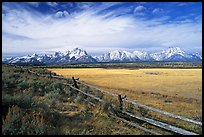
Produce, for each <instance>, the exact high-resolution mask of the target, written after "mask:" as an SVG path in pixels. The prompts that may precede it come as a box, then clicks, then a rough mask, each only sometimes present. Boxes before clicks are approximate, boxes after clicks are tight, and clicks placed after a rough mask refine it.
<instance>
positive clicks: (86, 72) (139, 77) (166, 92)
mask: <svg viewBox="0 0 204 137" xmlns="http://www.w3.org/2000/svg"><path fill="white" fill-rule="evenodd" d="M49 70H50V71H52V72H55V73H57V74H60V75H63V76H65V77H79V78H80V80H81V81H84V82H86V83H89V84H92V85H95V86H97V87H99V88H101V89H104V90H107V91H110V92H113V93H117V94H122V95H126V96H127V98H128V99H130V100H133V101H136V102H138V103H141V104H145V105H148V106H152V107H155V108H157V109H161V110H164V111H167V112H171V113H174V114H178V115H182V116H185V117H188V118H193V119H197V120H201V119H202V69H161V68H159V69H156V68H154V69H103V68H66V69H65V68H64V69H61V68H59V69H58V68H50V69H49Z"/></svg>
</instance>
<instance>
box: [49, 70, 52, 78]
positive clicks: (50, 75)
mask: <svg viewBox="0 0 204 137" xmlns="http://www.w3.org/2000/svg"><path fill="white" fill-rule="evenodd" d="M49 77H50V79H51V78H52V73H51V71H50V74H49Z"/></svg>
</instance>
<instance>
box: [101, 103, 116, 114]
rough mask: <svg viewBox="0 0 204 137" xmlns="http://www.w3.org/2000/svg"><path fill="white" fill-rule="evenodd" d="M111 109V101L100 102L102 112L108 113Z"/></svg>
mask: <svg viewBox="0 0 204 137" xmlns="http://www.w3.org/2000/svg"><path fill="white" fill-rule="evenodd" d="M111 109H113V106H112V101H110V100H105V101H103V102H102V104H101V110H102V111H104V112H108V111H110V110H111Z"/></svg>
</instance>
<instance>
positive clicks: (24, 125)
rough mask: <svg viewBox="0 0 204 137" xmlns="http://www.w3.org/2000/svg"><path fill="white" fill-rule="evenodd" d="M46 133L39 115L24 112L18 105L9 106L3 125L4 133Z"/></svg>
mask: <svg viewBox="0 0 204 137" xmlns="http://www.w3.org/2000/svg"><path fill="white" fill-rule="evenodd" d="M44 133H45V128H44V124H43V123H42V121H39V119H38V118H37V117H34V116H33V115H32V114H28V113H25V112H22V110H21V109H20V108H19V107H17V106H12V107H10V108H9V111H8V114H7V116H6V119H5V120H4V121H3V125H2V134H3V135H42V134H44Z"/></svg>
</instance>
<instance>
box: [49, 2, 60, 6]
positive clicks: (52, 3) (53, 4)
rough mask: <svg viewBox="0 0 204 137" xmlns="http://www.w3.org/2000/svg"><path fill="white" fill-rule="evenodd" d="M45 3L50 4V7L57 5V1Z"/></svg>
mask: <svg viewBox="0 0 204 137" xmlns="http://www.w3.org/2000/svg"><path fill="white" fill-rule="evenodd" d="M47 5H49V6H51V7H56V6H58V4H57V2H47Z"/></svg>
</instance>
